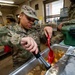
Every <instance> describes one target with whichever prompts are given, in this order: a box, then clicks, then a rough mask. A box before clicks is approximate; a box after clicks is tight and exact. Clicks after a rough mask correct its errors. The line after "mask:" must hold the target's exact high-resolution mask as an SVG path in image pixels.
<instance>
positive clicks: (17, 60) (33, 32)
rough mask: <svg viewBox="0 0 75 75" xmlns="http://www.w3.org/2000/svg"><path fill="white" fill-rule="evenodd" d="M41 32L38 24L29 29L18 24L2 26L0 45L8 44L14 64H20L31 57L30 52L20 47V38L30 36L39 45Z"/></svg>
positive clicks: (0, 28)
mask: <svg viewBox="0 0 75 75" xmlns="http://www.w3.org/2000/svg"><path fill="white" fill-rule="evenodd" d="M41 32H42V30H41V29H40V27H38V26H37V27H32V29H30V30H26V29H23V28H21V27H20V25H18V24H11V25H8V26H3V27H0V45H9V46H10V47H11V48H12V56H13V61H14V62H13V63H14V65H21V64H23V63H24V62H26V61H27V60H28V59H29V58H31V56H32V53H30V52H28V51H27V50H25V49H23V48H22V46H21V45H20V39H21V38H22V37H26V36H30V37H32V38H34V40H35V41H36V42H37V44H38V46H39V45H40V38H41V35H43V34H42V33H41Z"/></svg>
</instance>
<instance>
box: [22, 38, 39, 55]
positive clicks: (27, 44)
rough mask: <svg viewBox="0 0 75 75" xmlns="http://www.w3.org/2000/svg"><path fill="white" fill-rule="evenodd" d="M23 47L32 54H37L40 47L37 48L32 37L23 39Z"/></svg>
mask: <svg viewBox="0 0 75 75" xmlns="http://www.w3.org/2000/svg"><path fill="white" fill-rule="evenodd" d="M21 45H22V46H23V48H24V49H26V50H28V51H30V52H35V54H37V53H38V46H37V44H36V42H35V41H34V39H33V38H31V37H24V38H22V39H21Z"/></svg>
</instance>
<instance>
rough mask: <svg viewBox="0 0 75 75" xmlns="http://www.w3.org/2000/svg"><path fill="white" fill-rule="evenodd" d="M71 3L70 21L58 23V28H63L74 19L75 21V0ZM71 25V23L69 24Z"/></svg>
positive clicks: (71, 0)
mask: <svg viewBox="0 0 75 75" xmlns="http://www.w3.org/2000/svg"><path fill="white" fill-rule="evenodd" d="M70 2H71V5H70V7H69V11H68V21H65V22H62V23H60V24H59V25H58V30H61V29H62V26H63V25H65V23H66V24H67V23H69V22H72V20H73V21H74V19H75V0H70ZM68 25H70V24H68Z"/></svg>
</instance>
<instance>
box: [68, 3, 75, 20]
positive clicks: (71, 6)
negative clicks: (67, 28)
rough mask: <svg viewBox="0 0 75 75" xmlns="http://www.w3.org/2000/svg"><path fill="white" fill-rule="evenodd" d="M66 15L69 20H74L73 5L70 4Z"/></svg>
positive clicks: (74, 6)
mask: <svg viewBox="0 0 75 75" xmlns="http://www.w3.org/2000/svg"><path fill="white" fill-rule="evenodd" d="M68 13H69V19H70V20H71V19H74V18H75V3H71V5H70V8H69V12H68Z"/></svg>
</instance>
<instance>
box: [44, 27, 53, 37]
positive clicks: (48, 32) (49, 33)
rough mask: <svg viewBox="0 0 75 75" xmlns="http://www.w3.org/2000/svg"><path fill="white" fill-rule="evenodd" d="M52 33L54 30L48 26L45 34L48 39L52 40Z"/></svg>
mask: <svg viewBox="0 0 75 75" xmlns="http://www.w3.org/2000/svg"><path fill="white" fill-rule="evenodd" d="M52 31H53V29H52V27H50V26H46V27H45V28H44V32H45V35H46V37H48V36H50V38H51V36H52Z"/></svg>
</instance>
